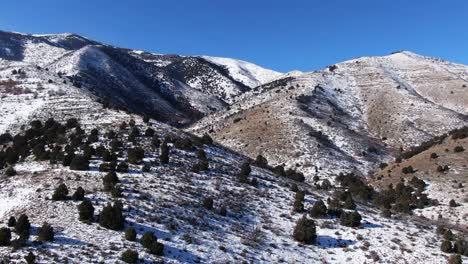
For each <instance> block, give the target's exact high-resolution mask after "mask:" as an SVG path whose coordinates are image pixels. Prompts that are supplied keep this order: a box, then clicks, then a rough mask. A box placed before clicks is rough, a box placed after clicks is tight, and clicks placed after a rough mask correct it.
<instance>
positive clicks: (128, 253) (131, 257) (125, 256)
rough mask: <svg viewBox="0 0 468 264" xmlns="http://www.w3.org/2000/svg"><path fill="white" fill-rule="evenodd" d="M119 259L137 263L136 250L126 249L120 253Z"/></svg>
mask: <svg viewBox="0 0 468 264" xmlns="http://www.w3.org/2000/svg"><path fill="white" fill-rule="evenodd" d="M121 259H122V261H123V262H125V263H131V264H134V263H137V262H138V252H136V251H135V250H131V249H127V250H125V251H124V252H123V253H122V256H121Z"/></svg>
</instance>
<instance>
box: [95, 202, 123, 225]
mask: <svg viewBox="0 0 468 264" xmlns="http://www.w3.org/2000/svg"><path fill="white" fill-rule="evenodd" d="M124 222H125V217H124V215H123V214H122V208H121V207H120V206H118V205H117V204H114V205H113V206H112V205H111V204H108V205H106V206H105V207H104V208H103V209H102V211H101V213H100V214H99V224H100V225H101V226H102V227H105V228H108V229H111V230H121V229H122V228H123V227H124Z"/></svg>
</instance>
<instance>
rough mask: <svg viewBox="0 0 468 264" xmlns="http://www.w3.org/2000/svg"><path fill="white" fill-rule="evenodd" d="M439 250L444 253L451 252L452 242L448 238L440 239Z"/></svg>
mask: <svg viewBox="0 0 468 264" xmlns="http://www.w3.org/2000/svg"><path fill="white" fill-rule="evenodd" d="M440 250H442V252H445V253H451V252H452V250H453V248H452V242H450V241H448V240H444V241H442V245H440Z"/></svg>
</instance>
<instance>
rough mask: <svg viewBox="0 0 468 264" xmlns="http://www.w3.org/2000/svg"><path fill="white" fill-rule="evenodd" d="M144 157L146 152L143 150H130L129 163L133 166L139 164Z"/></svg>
mask: <svg viewBox="0 0 468 264" xmlns="http://www.w3.org/2000/svg"><path fill="white" fill-rule="evenodd" d="M144 157H145V151H144V150H143V149H142V148H132V149H130V150H128V162H129V163H131V164H139V163H140V162H141V160H142V159H143V158H144Z"/></svg>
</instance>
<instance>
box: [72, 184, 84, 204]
mask: <svg viewBox="0 0 468 264" xmlns="http://www.w3.org/2000/svg"><path fill="white" fill-rule="evenodd" d="M84 198H85V190H84V189H83V188H82V187H81V186H80V187H78V188H77V189H76V191H75V192H74V193H73V195H72V199H73V201H83V200H84Z"/></svg>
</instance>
